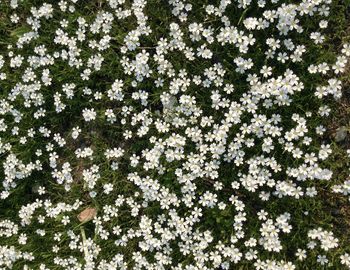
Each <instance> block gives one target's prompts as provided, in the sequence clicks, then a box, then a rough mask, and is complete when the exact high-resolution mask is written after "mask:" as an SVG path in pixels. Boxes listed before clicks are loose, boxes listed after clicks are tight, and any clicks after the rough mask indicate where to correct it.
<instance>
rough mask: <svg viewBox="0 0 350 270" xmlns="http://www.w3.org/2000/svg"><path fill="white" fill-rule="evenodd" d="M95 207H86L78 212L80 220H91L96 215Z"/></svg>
mask: <svg viewBox="0 0 350 270" xmlns="http://www.w3.org/2000/svg"><path fill="white" fill-rule="evenodd" d="M96 213H97V211H96V209H95V208H91V207H89V208H86V209H85V210H83V211H82V212H80V214H79V215H78V216H77V217H78V219H79V221H80V222H84V223H85V222H88V221H90V220H92V219H93V218H94V217H95V216H96Z"/></svg>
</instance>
